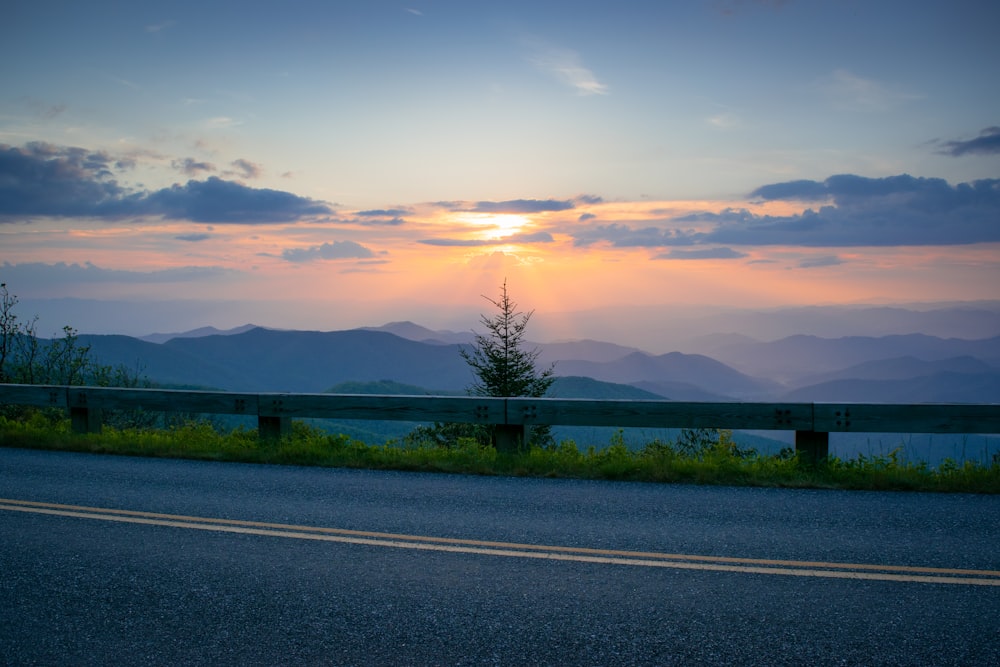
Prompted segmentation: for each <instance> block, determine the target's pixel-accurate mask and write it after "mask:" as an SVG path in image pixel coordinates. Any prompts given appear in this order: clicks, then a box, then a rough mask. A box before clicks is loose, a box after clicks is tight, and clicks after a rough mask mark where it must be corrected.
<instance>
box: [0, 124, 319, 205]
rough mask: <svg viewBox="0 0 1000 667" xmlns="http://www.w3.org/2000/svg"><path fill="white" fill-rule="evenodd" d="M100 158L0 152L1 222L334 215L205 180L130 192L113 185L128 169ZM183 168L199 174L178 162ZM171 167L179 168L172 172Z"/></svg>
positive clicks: (46, 151)
mask: <svg viewBox="0 0 1000 667" xmlns="http://www.w3.org/2000/svg"><path fill="white" fill-rule="evenodd" d="M133 164H134V162H133V161H132V160H130V159H128V160H126V159H116V158H115V157H113V156H111V155H110V154H108V153H104V152H101V151H87V150H85V149H82V148H69V147H60V146H53V145H51V144H44V143H37V142H36V143H30V144H27V145H25V146H24V147H21V148H17V147H12V146H7V145H4V144H0V221H7V222H9V221H11V220H13V219H16V218H18V217H23V216H52V217H91V218H105V219H109V220H115V219H121V218H126V217H144V216H155V217H164V218H168V219H173V220H191V221H194V222H225V223H236V224H258V223H271V222H294V221H297V220H301V219H305V218H311V217H315V216H319V215H328V214H330V213H332V211H331V209H330V208H329V206H327V205H326V204H325V203H323V202H319V201H315V200H312V199H308V198H305V197H299V196H297V195H294V194H291V193H289V192H284V191H280V190H269V189H258V188H250V187H247V186H245V185H241V184H239V183H233V182H231V181H226V180H223V179H220V178H218V177H214V176H213V177H210V178H208V179H207V180H205V181H196V180H190V181H188V182H187V183H186V184H184V185H180V184H175V185H173V186H171V187H169V188H163V189H161V190H155V191H151V192H150V191H133V190H129V189H127V188H125V187H124V186H122V185H120V184H119V183H118V181H117V180H116V179H115V178H114V176H115V172H116V171H121V170H123V169H127V168H129V167H131V166H132V165H133ZM179 165H180V167H181V168H185V167H191V168H195V169H196V170H197V169H202V168H204V166H205V165H204V163H195V162H194V161H193V160H192V161H190V163H189V162H188V161H187V160H182V161H181V162H180V163H179ZM175 166H177V165H175Z"/></svg>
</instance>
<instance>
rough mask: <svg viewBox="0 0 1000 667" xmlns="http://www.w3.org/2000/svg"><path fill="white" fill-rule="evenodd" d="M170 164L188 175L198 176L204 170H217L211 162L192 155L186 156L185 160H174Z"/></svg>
mask: <svg viewBox="0 0 1000 667" xmlns="http://www.w3.org/2000/svg"><path fill="white" fill-rule="evenodd" d="M170 166H172V167H173V168H174V169H177V170H178V171H180V172H182V173H184V174H186V175H188V176H196V175H197V174H198V173H199V172H202V171H215V165H214V164H212V163H211V162H198V161H197V160H195V159H194V158H190V157H186V158H184V159H183V160H173V161H172V162H171V163H170Z"/></svg>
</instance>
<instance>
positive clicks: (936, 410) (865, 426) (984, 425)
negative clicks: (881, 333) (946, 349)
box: [814, 403, 1000, 433]
mask: <svg viewBox="0 0 1000 667" xmlns="http://www.w3.org/2000/svg"><path fill="white" fill-rule="evenodd" d="M814 412H815V415H816V422H815V426H814V430H816V431H827V432H830V433H838V432H844V433H1000V405H995V404H994V405H967V404H962V403H954V404H944V403H937V404H921V405H896V404H876V403H816V404H815V405H814Z"/></svg>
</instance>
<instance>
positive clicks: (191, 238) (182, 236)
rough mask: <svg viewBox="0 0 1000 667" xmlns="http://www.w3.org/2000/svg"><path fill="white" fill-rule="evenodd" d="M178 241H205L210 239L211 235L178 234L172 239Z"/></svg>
mask: <svg viewBox="0 0 1000 667" xmlns="http://www.w3.org/2000/svg"><path fill="white" fill-rule="evenodd" d="M174 238H175V239H177V240H178V241H207V240H208V239H210V238H212V235H211V234H205V233H204V232H202V233H198V234H179V235H177V236H175V237H174Z"/></svg>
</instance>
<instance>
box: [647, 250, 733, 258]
mask: <svg viewBox="0 0 1000 667" xmlns="http://www.w3.org/2000/svg"><path fill="white" fill-rule="evenodd" d="M746 256H747V254H746V253H745V252H739V251H736V250H733V249H732V248H705V249H703V250H678V249H676V248H675V249H673V250H671V251H670V252H666V253H663V254H661V255H657V256H656V257H655V258H654V259H741V258H743V257H746Z"/></svg>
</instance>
